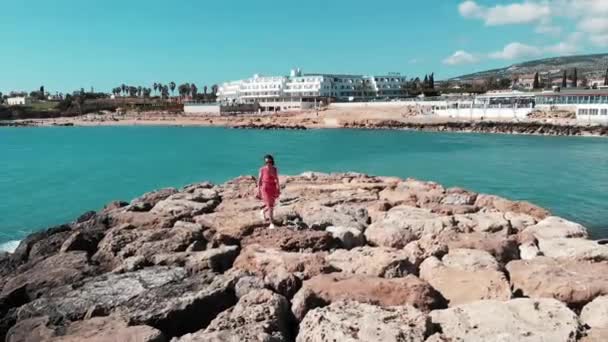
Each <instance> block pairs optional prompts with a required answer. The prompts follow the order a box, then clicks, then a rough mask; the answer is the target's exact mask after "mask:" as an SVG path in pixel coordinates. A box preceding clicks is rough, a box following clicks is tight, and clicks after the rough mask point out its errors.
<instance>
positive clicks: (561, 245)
mask: <svg viewBox="0 0 608 342" xmlns="http://www.w3.org/2000/svg"><path fill="white" fill-rule="evenodd" d="M538 248H539V250H540V252H541V253H542V254H543V255H544V256H548V257H551V258H566V259H579V260H591V261H608V246H606V245H600V244H599V243H597V241H592V240H587V239H567V238H556V239H539V240H538Z"/></svg>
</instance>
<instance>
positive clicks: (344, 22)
mask: <svg viewBox="0 0 608 342" xmlns="http://www.w3.org/2000/svg"><path fill="white" fill-rule="evenodd" d="M606 51H608V0H521V1H515V0H506V1H497V0H475V1H471V0H467V1H463V0H424V1H420V0H383V1H367V0H365V1H364V0H306V1H302V0H281V1H280V0H276V1H275V0H220V1H210V0H206V1H201V0H182V1H179V2H176V1H169V0H162V1H161V0H129V1H124V0H123V1H117V0H103V1H102V0H87V1H82V0H79V1H74V0H54V1H48V0H28V1H12V0H0V92H4V93H7V92H9V91H11V90H27V91H31V90H34V89H37V88H39V87H40V86H41V85H44V86H45V89H46V90H48V91H51V92H52V93H54V92H71V91H73V90H77V89H80V88H85V89H90V88H91V87H94V89H95V90H100V91H110V90H111V89H112V88H113V87H116V86H119V85H120V84H122V83H125V84H127V85H134V86H139V85H141V86H147V87H152V84H153V83H154V82H162V83H168V82H171V81H174V82H176V83H177V84H180V83H183V82H190V83H195V84H197V86H198V87H199V88H202V86H203V85H209V86H210V85H212V84H215V83H220V82H222V81H227V80H234V79H241V78H246V77H250V76H252V75H253V74H256V73H257V74H262V75H286V74H288V73H289V70H290V69H292V68H294V67H299V68H301V69H302V70H303V71H304V72H305V73H306V72H309V73H354V74H368V75H370V74H385V73H388V72H400V73H401V74H402V75H406V76H408V77H416V76H421V77H423V76H424V74H427V73H431V72H435V74H436V77H435V79H444V78H448V77H454V76H458V75H461V74H465V73H470V72H475V71H480V70H485V69H490V68H496V67H502V66H507V65H510V64H513V63H516V62H520V61H524V60H530V59H536V58H541V57H551V56H560V55H572V54H586V53H601V52H606Z"/></svg>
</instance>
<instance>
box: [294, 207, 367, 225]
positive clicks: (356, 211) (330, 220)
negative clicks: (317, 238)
mask: <svg viewBox="0 0 608 342" xmlns="http://www.w3.org/2000/svg"><path fill="white" fill-rule="evenodd" d="M297 211H298V213H299V215H300V217H301V218H302V221H303V222H304V224H306V226H307V227H309V228H311V229H315V230H325V228H327V227H330V226H345V227H353V228H357V229H359V230H361V231H363V230H365V227H366V226H367V218H368V216H367V211H366V210H365V209H362V208H357V207H354V206H350V205H335V206H331V207H329V206H325V205H322V204H321V203H318V202H317V203H315V202H312V203H305V204H304V205H301V206H300V207H298V208H297Z"/></svg>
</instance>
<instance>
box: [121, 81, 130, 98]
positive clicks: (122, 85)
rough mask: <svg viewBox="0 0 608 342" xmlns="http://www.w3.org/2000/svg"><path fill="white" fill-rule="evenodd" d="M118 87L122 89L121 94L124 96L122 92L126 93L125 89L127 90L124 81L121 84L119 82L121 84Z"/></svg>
mask: <svg viewBox="0 0 608 342" xmlns="http://www.w3.org/2000/svg"><path fill="white" fill-rule="evenodd" d="M120 89H121V90H122V93H123V96H124V94H126V93H127V90H128V88H127V85H126V84H124V83H123V84H121V85H120Z"/></svg>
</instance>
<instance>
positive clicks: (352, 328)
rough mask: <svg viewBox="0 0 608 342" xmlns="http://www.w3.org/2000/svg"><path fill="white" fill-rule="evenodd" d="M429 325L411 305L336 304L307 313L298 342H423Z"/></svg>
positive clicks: (301, 325) (426, 319)
mask: <svg viewBox="0 0 608 342" xmlns="http://www.w3.org/2000/svg"><path fill="white" fill-rule="evenodd" d="M429 323H430V322H429V318H428V317H427V315H425V314H423V313H422V312H420V311H418V310H417V309H415V308H414V307H412V306H409V305H403V306H391V307H385V308H382V307H379V306H375V305H370V304H365V303H357V302H336V303H332V304H331V305H329V306H326V307H324V308H316V309H314V310H312V311H310V312H308V313H307V314H306V316H305V317H304V320H303V321H302V322H301V323H300V332H299V334H298V337H297V339H296V341H297V342H313V341H344V342H355V341H362V342H363V341H387V342H401V341H424V339H425V336H426V334H427V333H428V331H429V330H430V324H429Z"/></svg>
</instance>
